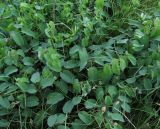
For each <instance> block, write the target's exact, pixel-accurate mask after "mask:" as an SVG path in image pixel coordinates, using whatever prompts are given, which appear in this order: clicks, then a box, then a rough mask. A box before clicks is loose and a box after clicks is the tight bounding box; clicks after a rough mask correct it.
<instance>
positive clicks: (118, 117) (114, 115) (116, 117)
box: [111, 113, 124, 122]
mask: <svg viewBox="0 0 160 129" xmlns="http://www.w3.org/2000/svg"><path fill="white" fill-rule="evenodd" d="M111 118H112V120H116V121H121V122H124V119H123V116H122V115H121V114H120V113H111Z"/></svg>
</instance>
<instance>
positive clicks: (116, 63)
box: [112, 59, 120, 75]
mask: <svg viewBox="0 0 160 129" xmlns="http://www.w3.org/2000/svg"><path fill="white" fill-rule="evenodd" d="M112 71H113V73H114V74H117V75H120V66H119V60H118V59H113V60H112Z"/></svg>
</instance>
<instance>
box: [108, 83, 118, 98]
mask: <svg viewBox="0 0 160 129" xmlns="http://www.w3.org/2000/svg"><path fill="white" fill-rule="evenodd" d="M108 93H109V94H110V96H111V97H112V98H113V97H114V96H116V95H117V94H118V91H117V88H116V87H115V86H109V87H108Z"/></svg>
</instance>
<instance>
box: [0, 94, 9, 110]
mask: <svg viewBox="0 0 160 129" xmlns="http://www.w3.org/2000/svg"><path fill="white" fill-rule="evenodd" d="M0 106H2V107H3V108H6V109H9V108H10V102H9V100H8V99H7V98H2V96H0Z"/></svg>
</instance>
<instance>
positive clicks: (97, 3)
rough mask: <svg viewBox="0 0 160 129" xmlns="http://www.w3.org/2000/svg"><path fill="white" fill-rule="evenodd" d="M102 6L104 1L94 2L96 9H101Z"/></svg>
mask: <svg viewBox="0 0 160 129" xmlns="http://www.w3.org/2000/svg"><path fill="white" fill-rule="evenodd" d="M103 6H104V0H96V7H97V8H98V9H101V8H103Z"/></svg>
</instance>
